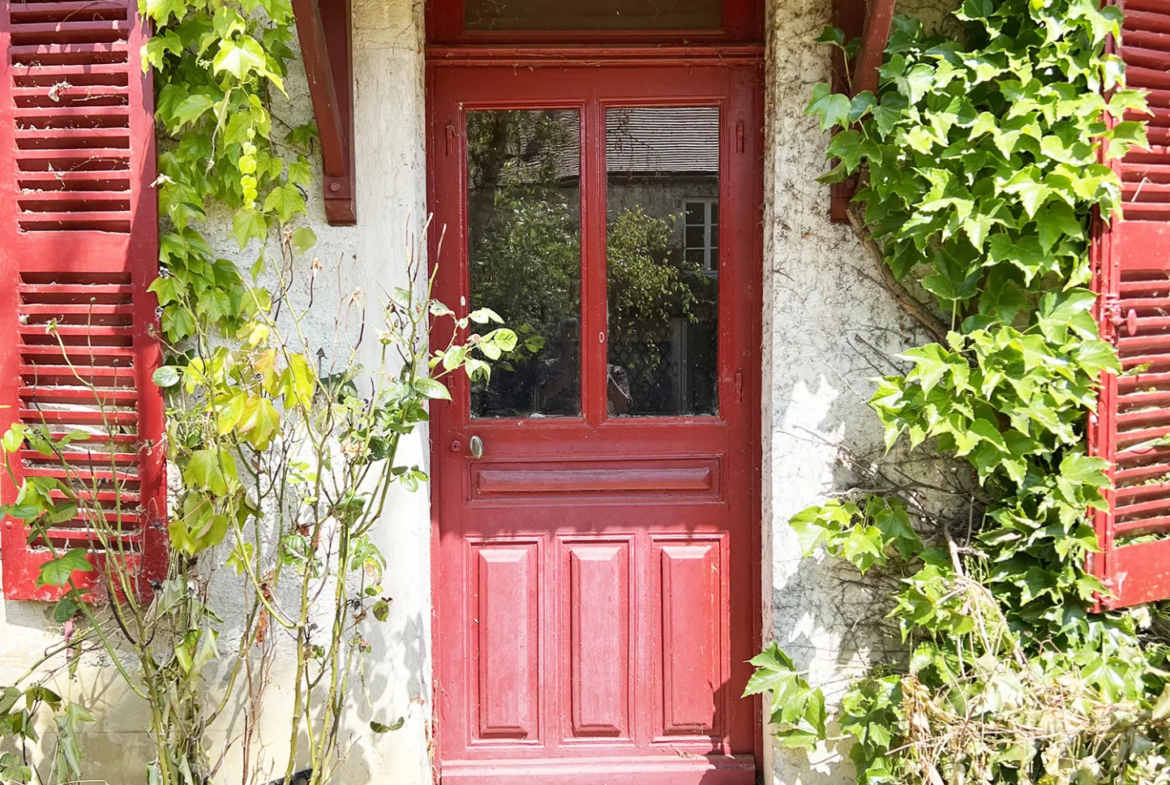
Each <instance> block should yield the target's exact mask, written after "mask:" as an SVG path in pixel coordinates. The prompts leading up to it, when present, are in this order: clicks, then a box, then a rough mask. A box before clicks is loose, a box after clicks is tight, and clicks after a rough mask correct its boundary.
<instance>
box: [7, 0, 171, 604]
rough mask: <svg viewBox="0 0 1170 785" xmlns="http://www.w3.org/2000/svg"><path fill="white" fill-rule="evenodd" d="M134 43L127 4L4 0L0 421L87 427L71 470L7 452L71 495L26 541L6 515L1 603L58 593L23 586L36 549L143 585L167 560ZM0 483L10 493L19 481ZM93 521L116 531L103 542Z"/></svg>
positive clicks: (149, 155) (149, 199) (143, 111)
mask: <svg viewBox="0 0 1170 785" xmlns="http://www.w3.org/2000/svg"><path fill="white" fill-rule="evenodd" d="M146 40H147V39H146V30H145V29H144V27H143V25H142V23H141V20H140V19H139V16H138V5H137V0H87V1H86V2H75V1H73V0H67V1H62V0H50V1H49V2H12V1H11V0H0V52H3V60H2V61H0V275H3V276H4V278H3V280H2V281H0V398H2V400H0V405H3V406H4V407H5V408H3V409H0V418H2V419H3V422H0V425H2V426H3V427H4V428H7V426H8V425H9V424H11V423H12V422H21V423H25V424H27V425H30V426H45V427H48V428H49V430H50V432H51V434H52V438H54V439H56V440H62V439H64V437H65V435H66V434H68V433H70V432H73V431H77V430H81V431H84V432H86V433H87V434H88V435H89V438H86V439H82V440H75V441H72V443H70V444H68V445H65V446H63V451H64V452H63V455H64V456H65V458H66V459H67V461H68V463H69V468H68V469H65V468H63V467H62V466H61V465H60V460H59V458H58V457H57V456H49V457H46V456H43V455H41V454H40V453H39V452H37V451H35V450H32V449H27V448H26V449H23V450H21V451H19V452H18V453H17V454H16V455H14V456H13V458H14V459H15V460H16V463H17V465H16V466H15V467H14V468H15V469H16V470H17V472H18V477H17V480H18V482H19V480H20V479H21V478H23V477H46V478H55V479H60V480H63V481H66V482H77V481H80V483H81V485H82V487H79V488H77V489H76V491H77V492H76V495H77V497H78V498H79V499H80V500H81V501H82V502H83V504H82V509H81V510H80V511H79V513H78V515H77V517H76V518H75V519H74V520H71V521H65V522H62V523H60V524H56V525H54V526H53V527H52V528H51V529H49V530H48V531H47V532H45V533H44V535H43V536H41V537H39V538H38V539H35V540H34V541H33V542H32V543H31V544H30V543H29V542H28V541H27V540H28V532H27V529H26V527H24V526H23V525H22V524H21V523H20V522H12V521H9V523H13V524H14V525H11V526H8V525H6V526H5V528H4V530H3V533H2V534H3V539H2V541H0V544H2V547H3V562H4V569H3V578H4V594H5V596H6V597H9V598H17V599H52V598H54V597H55V596H57V595H58V594H59V591H58V590H56V589H54V588H52V587H40V588H37V587H36V586H35V581H36V576H37V570H38V568H39V565H40V564H42V563H44V562H45V561H47V560H48V559H49V558H51V552H52V548H51V547H50V546H52V547H60V548H76V547H83V548H87V549H89V550H91V551H92V552H91V554H90V559H91V561H93V562H94V563H100V562H101V561H102V560H104V559H108V558H117V559H121V560H124V562H125V564H126V566H127V567H128V568H129V569H131V570H132V571H133V574H135V575H136V576H137V579H138V580H139V582H140V586H139V588H140V589H141V590H142V591H143V592H144V593H145V592H148V591H149V587H150V584H151V583H152V582H154V581H157V580H160V579H161V578H162V577H163V576H164V575H165V571H166V531H165V526H164V525H163V521H164V518H163V516H164V513H165V509H164V501H165V478H164V475H163V471H164V455H163V450H162V436H163V409H162V400H161V393H160V391H159V390H158V388H157V387H155V385H154V384H153V383H152V381H151V377H152V374H153V372H154V370H155V369H156V368H157V367H158V366H159V365H160V364H161V353H160V348H159V346H158V343H157V340H156V338H155V337H154V336H155V335H156V334H157V330H158V321H157V315H156V313H155V309H156V307H157V301H156V300H155V298H154V297H153V295H151V294H150V293H149V291H148V290H147V287H148V286H149V285H150V283H151V282H152V281H153V279H154V277H155V276H156V275H157V269H158V268H157V260H158V235H157V232H158V212H157V197H156V195H155V193H154V190H153V188H152V186H151V184H152V183H153V181H154V179H155V151H154V118H153V96H152V75H151V74H149V73H146V72H144V71H143V69H142V63H141V60H140V52H141V50H142V47H143V45H144V44H145V42H146ZM0 482H2V488H0V490H2V491H3V496H4V499H3V500H4V502H11V501H12V500H13V498H14V495H15V493H16V490H17V488H18V484H17V485H14V484H13V483H11V482H9V481H8V480H7V479H6V478H0ZM53 495H54V497H55V498H58V499H61V498H63V495H62V494H60V493H59V492H54V493H53ZM87 505H89V506H88V507H87ZM98 516H100V517H101V518H105V519H107V520H110V521H111V522H115V523H114V525H116V526H117V527H119V532H118V533H117V534H116V535H115V536H114V537H113V538H112V539H111V540H110V541H109V543H108V544H109V546H110V550H108V551H105V550H103V546H102V544H101V541H100V539H99V538H97V537H96V532H95V529H94V525H95V522H96V521H97V520H99V519H100V518H99V517H98ZM94 577H95V573H84V574H82V573H78V574H76V575H75V576H74V578H75V580H80V582H81V585H83V586H85V587H90V586H91V585H92V581H93V580H94Z"/></svg>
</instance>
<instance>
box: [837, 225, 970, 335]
mask: <svg viewBox="0 0 1170 785" xmlns="http://www.w3.org/2000/svg"><path fill="white" fill-rule="evenodd" d="M846 213H847V215H848V216H849V225H850V226H851V227H853V233H854V234H855V235H857V240H858V242H860V243H861V247H862V248H864V249H865V251H866V253H868V254H869V255H870V257H871V258H872V259H873V262H874V267H876V268H877V272H878V281H877V283H878V284H879V285H880V286H881V287H882V288H883V289H885V290H886V291H887V292H889V294H890V296H891V297H893V298H894V301H895V302H897V303H898V307H899V308H901V309H902V310H903V311H905V312H906V314H907V315H908V316H909V317H910V318H911V319H913V320H914V321H916V322H918V324H919V326H920V327H922V329H924V330H926V331H927V332H928V333H930V334H931V336H933V337H934V339H935V340H936V341H938V342H939V343H941V344H945V343H946V342H947V333H948V332H950V330H949V329H948V328H947V326H946V325H945V324H943V322H942V320H941V319H939V318H938V317H937V316H936V315H935V314H934V312H932V311H931V310H930V309H929V308H927V307H926V306H925V305H923V304H922V303H921V302H919V301H918V300H917V299H916V298H915V297H914V296H913V295H912V294H910V292H909V291H907V290H906V287H905V286H903V285H902V284H901V283H899V282H898V279H897V278H895V277H894V271H893V270H891V269H890V266H889V265H888V264H886V258H885V254H883V253H882V249H881V246H879V245H878V244H877V240H875V239H873V233H872V232H871V231H870V230H869V227H868V226H866V225H865V218H864V217H862V215H861V209H860V208H859V207H858V206H857V205H853V204H851V205H849V209H848V210H847V211H846Z"/></svg>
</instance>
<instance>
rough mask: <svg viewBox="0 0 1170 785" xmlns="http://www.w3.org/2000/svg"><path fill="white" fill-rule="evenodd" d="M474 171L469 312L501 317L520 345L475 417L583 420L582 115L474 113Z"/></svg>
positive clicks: (481, 386) (479, 388)
mask: <svg viewBox="0 0 1170 785" xmlns="http://www.w3.org/2000/svg"><path fill="white" fill-rule="evenodd" d="M467 165H468V183H469V189H468V229H469V253H468V263H469V267H470V278H471V308H472V309H477V308H490V309H492V310H494V311H495V312H496V313H497V314H499V315H500V317H501V318H503V320H504V323H505V324H507V325H508V326H509V327H511V328H512V329H514V330H516V332H517V334H518V335H519V337H520V342H519V344H518V345H517V348H516V350H515V351H513V352H511V353H509V354H508V356H506V357H503V358H501V360H500V361H499V363H497V364H496V366H495V368H494V370H493V372H492V377H491V380H490V382H488V383H486V384H485V383H477V384H475V385H474V386H473V388H472V395H471V413H472V416H474V417H538V416H578V415H579V414H580V411H581V359H580V357H581V353H580V312H581V239H580V227H581V222H580V183H579V166H580V140H579V122H578V115H577V112H576V111H571V110H556V111H542V110H499V111H477V112H469V113H468V116H467Z"/></svg>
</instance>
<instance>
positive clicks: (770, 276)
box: [762, 0, 953, 785]
mask: <svg viewBox="0 0 1170 785" xmlns="http://www.w3.org/2000/svg"><path fill="white" fill-rule="evenodd" d="M950 7H953V4H952V3H950V2H948V0H909V1H907V0H902V2H900V3H899V7H898V11H899V13H907V14H913V15H915V16H917V17H918V18H921V19H923V21H924V23H925V24H926V25H927V27H928V29H935V30H937V29H939V28H940V27H941V26H942V25H945V24H946V20H947V19H948V14H947V9H948V8H950ZM830 23H831V5H830V3H829V2H828V0H769V4H768V18H767V77H766V79H767V81H766V91H765V105H766V112H765V115H766V118H767V126H766V128H765V134H766V151H767V152H766V158H765V162H764V176H765V186H764V201H765V218H764V328H763V338H764V358H765V365H764V368H765V370H764V379H765V384H764V390H765V399H764V401H763V402H762V405H763V431H764V432H763V455H764V466H763V477H764V506H763V508H764V540H765V546H764V553H765V554H769V553H770V554H771V560H770V564H769V563H765V565H764V574H765V578H764V594H765V596H764V607H765V608H771V618H770V619H765V625H764V635H765V638H769V637H771V638H775V639H776V640H777V641H778V642H779V644H780V646H781V648H782V649H784V650H785V651H786V652H788V653H789V654H790V655H791V656H792V658H793V659H794V660H795V662H796V665H797V667H798V668H799V669H801V670H808V671H809V673H810V676H809V679H810V681H811V682H813V683H815V684H820V685H823V686H824V687H825V688H826V691H827V693H828V694H829V696H830V699H832V697H833V696H834V695H835V694H838V695H839V693H840V691H841V690H842V689H843V688H844V686H845V684H846V683H847V681H848V680H849V679H850V678H851V677H852V676H855V675H857V673H858V672H859V667H860V666H862V665H864V663H865V662H866V661H867V660H869V659H871V658H874V657H875V656H879V655H881V654H883V652H882V651H880V649H881V647H882V646H883V641H882V640H881V638H880V636H878V635H877V634H876V633H875V631H874V621H876V618H877V617H880V616H881V615H882V614H884V612H885V610H886V609H885V608H883V607H882V606H881V605H875V603H874V599H875V596H874V592H873V591H871V590H870V589H869V588H867V587H866V586H864V585H861V584H860V583H859V581H858V580H857V575H856V573H855V572H853V571H852V570H851V569H849V568H847V567H843V566H842V565H841V564H839V563H831V562H826V561H824V560H821V559H802V558H801V555H800V547H799V544H798V542H797V538H796V535H795V533H794V532H793V530H792V529H791V528H790V527H789V526H788V525H787V521H788V519H789V518H790V517H791V516H792V515H793V514H794V513H797V512H799V511H800V510H802V509H804V508H805V507H808V506H810V505H812V504H816V503H819V502H822V501H824V500H825V499H826V498H827V497H829V496H830V495H832V494H833V493H834V492H839V491H841V490H844V489H846V488H849V487H851V485H852V482H851V480H852V479H853V478H851V477H850V476H849V471H848V470H846V468H845V467H844V466H843V464H842V462H841V461H840V460H839V458H840V456H841V454H842V451H843V450H847V451H849V452H851V453H852V454H854V455H860V456H866V457H870V456H872V457H873V458H874V459H880V457H881V455H882V451H883V448H882V434H881V430H880V426H879V423H878V422H877V419H876V417H875V416H874V414H873V412H872V410H871V409H870V408H869V407H868V406H867V405H866V401H867V400H868V398H869V396H870V394H871V393H872V391H873V386H874V385H873V383H872V382H871V381H870V380H871V379H872V378H874V377H877V376H881V375H883V374H888V373H891V372H892V371H893V366H892V365H891V362H890V358H892V357H893V356H894V355H896V354H897V353H898V352H899V351H901V350H903V349H904V348H907V347H909V346H910V345H912V344H913V343H916V342H918V341H919V340H920V336H916V334H915V331H914V329H913V326H912V322H910V320H909V319H908V318H907V317H906V316H905V315H904V314H903V313H902V312H901V311H900V310H899V309H898V308H897V307H896V306H895V305H894V303H893V301H892V299H891V298H890V297H889V295H888V294H887V293H886V292H885V291H883V290H882V289H881V288H880V287H879V286H877V285H876V284H875V283H874V282H873V280H874V278H873V275H872V273H871V272H870V271H871V269H872V264H873V262H872V261H871V260H870V258H869V257H868V256H867V255H866V254H865V253H864V252H863V251H862V249H861V247H860V246H859V244H858V243H857V241H856V239H855V238H854V236H853V234H852V232H851V230H850V229H849V227H848V226H847V225H839V224H833V223H831V222H830V221H829V188H828V187H827V186H824V185H821V184H819V183H817V182H815V178H816V177H818V176H819V175H821V174H823V173H824V172H825V171H826V170H827V168H828V166H827V164H826V162H825V150H826V148H827V147H828V143H829V135H828V134H822V133H821V132H820V130H819V127H818V125H817V121H816V119H815V118H811V117H805V116H804V115H803V112H804V107H805V105H806V104H807V103H808V99H809V96H810V95H811V91H812V88H813V85H815V84H818V83H821V82H826V81H828V79H829V76H830V65H829V49H828V47H826V46H823V45H820V44H816V43H814V41H813V39H814V38H815V37H816V36H817V35H819V34H820V32H821V30H822V28H823V27H824V26H825V25H827V24H830ZM769 379H770V380H771V384H770V385H769V384H768V380H769ZM765 558H767V557H765ZM770 752H771V755H772V761H771V762H770V768H771V770H772V772H773V775H772V778H773V782H774V783H775V785H795V783H802V784H803V785H810V784H811V783H823V784H824V785H829V784H830V783H832V784H833V785H837V783H845V782H851V781H852V779H851V776H850V775H851V768H850V766H849V765H848V763H847V750H844V749H828V750H825V749H820V750H817V751H816V752H814V753H812V754H810V755H809V756H807V758H806V756H805V754H804V753H803V752H793V751H791V750H787V749H785V748H783V747H780V746H778V745H772V749H771V750H770Z"/></svg>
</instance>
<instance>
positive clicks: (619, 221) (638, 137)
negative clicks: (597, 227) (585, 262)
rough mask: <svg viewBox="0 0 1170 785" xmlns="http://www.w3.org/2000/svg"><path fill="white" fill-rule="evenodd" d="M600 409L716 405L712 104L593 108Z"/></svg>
mask: <svg viewBox="0 0 1170 785" xmlns="http://www.w3.org/2000/svg"><path fill="white" fill-rule="evenodd" d="M605 133H606V141H605V160H606V169H607V170H608V177H607V180H608V182H607V211H608V215H607V221H606V223H607V259H608V265H607V277H608V281H607V285H608V295H609V342H608V345H609V382H608V409H609V413H610V416H621V415H633V416H654V415H659V416H661V415H681V414H717V413H718V411H719V400H718V394H717V386H716V383H717V380H718V368H719V364H718V357H717V353H718V343H719V341H718V335H719V329H718V327H719V323H718V300H719V297H718V295H719V110H718V108H715V107H698V108H694V107H692V108H685V109H684V108H622V109H609V110H608V111H607V113H606V117H605Z"/></svg>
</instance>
